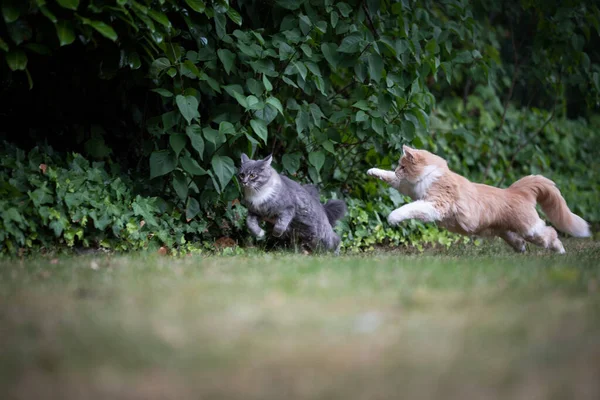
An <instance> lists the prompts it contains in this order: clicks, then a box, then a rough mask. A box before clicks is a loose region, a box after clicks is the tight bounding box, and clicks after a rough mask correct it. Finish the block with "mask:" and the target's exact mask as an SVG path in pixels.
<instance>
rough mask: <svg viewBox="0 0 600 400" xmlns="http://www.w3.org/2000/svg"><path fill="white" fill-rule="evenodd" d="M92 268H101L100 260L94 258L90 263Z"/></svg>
mask: <svg viewBox="0 0 600 400" xmlns="http://www.w3.org/2000/svg"><path fill="white" fill-rule="evenodd" d="M90 268H91V269H93V270H94V271H95V270H97V269H98V268H100V266H99V265H98V262H97V261H96V260H92V262H91V263H90Z"/></svg>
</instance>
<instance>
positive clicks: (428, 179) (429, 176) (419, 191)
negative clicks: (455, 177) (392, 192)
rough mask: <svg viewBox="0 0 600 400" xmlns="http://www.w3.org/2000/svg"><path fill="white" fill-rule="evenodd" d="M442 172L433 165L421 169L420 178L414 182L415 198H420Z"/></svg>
mask: <svg viewBox="0 0 600 400" xmlns="http://www.w3.org/2000/svg"><path fill="white" fill-rule="evenodd" d="M443 174H444V172H443V171H442V170H441V169H440V168H438V167H436V166H435V165H428V166H426V167H425V169H424V170H423V174H422V175H421V178H420V179H419V180H418V181H417V182H416V183H415V186H414V188H413V192H414V194H415V196H416V198H417V199H422V198H423V197H425V196H426V195H427V192H428V191H429V188H430V187H431V185H432V184H433V183H434V182H435V181H437V180H438V179H439V178H440V176H442V175H443Z"/></svg>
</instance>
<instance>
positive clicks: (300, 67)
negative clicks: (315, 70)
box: [294, 61, 308, 80]
mask: <svg viewBox="0 0 600 400" xmlns="http://www.w3.org/2000/svg"><path fill="white" fill-rule="evenodd" d="M294 67H295V68H296V70H297V71H298V73H300V76H301V77H302V79H304V80H306V74H307V73H308V70H307V69H306V66H305V65H304V63H302V62H300V61H298V62H295V63H294Z"/></svg>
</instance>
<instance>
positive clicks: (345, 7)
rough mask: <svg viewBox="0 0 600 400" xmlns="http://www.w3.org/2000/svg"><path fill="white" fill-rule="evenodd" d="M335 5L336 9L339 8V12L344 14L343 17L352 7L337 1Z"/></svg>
mask: <svg viewBox="0 0 600 400" xmlns="http://www.w3.org/2000/svg"><path fill="white" fill-rule="evenodd" d="M336 7H337V8H338V10H340V13H341V14H342V15H343V16H344V18H347V17H348V16H349V15H350V13H351V12H352V7H350V6H349V5H348V4H346V3H344V2H340V3H337V4H336Z"/></svg>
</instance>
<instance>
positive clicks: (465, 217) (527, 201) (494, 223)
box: [367, 146, 590, 254]
mask: <svg viewBox="0 0 600 400" xmlns="http://www.w3.org/2000/svg"><path fill="white" fill-rule="evenodd" d="M403 153H404V154H403V156H402V157H401V158H400V161H399V165H398V167H397V168H396V170H395V171H385V170H381V169H378V168H371V169H369V170H368V171H367V174H368V175H370V176H373V177H377V178H379V179H381V180H383V181H384V182H387V183H388V184H390V185H391V186H392V187H394V188H395V189H396V190H398V191H399V192H400V193H402V194H405V195H407V196H410V197H411V198H412V199H413V200H415V201H414V202H412V203H409V204H405V205H403V206H402V207H400V208H398V209H396V210H394V211H393V212H391V213H390V215H389V216H388V222H389V223H390V225H394V226H395V225H398V224H399V223H400V222H402V221H404V220H406V219H412V218H414V219H419V220H421V221H424V222H434V221H435V222H438V223H439V224H440V226H442V227H444V228H446V229H448V230H449V231H451V232H455V233H460V234H463V235H481V236H499V237H501V238H502V239H503V240H504V241H505V242H507V243H508V244H509V245H510V246H511V247H512V248H513V249H514V250H515V251H517V252H521V253H522V252H525V242H530V243H533V244H535V245H538V246H542V247H544V248H549V249H552V250H554V251H556V252H558V253H561V254H562V253H564V252H565V249H564V247H563V244H562V243H561V241H560V240H559V238H558V235H557V233H556V230H554V228H552V227H550V226H546V224H545V223H544V221H542V220H541V219H540V217H539V215H538V213H537V211H536V209H535V207H536V203H539V204H540V206H541V208H542V210H543V211H544V213H545V214H546V216H547V217H548V219H549V220H550V222H552V223H553V224H554V226H555V227H556V228H557V229H558V230H560V231H562V232H565V233H568V234H570V235H572V236H575V237H588V236H590V228H589V225H588V223H587V222H586V221H585V220H583V219H582V218H581V217H579V216H577V215H575V214H573V213H572V212H571V211H570V210H569V207H568V206H567V203H566V202H565V199H564V198H563V197H562V196H561V194H560V191H559V189H558V188H557V187H556V185H555V183H554V182H553V181H551V180H550V179H548V178H545V177H544V176H542V175H529V176H526V177H524V178H521V179H519V180H518V181H516V182H515V183H513V184H512V185H511V186H510V187H508V188H506V189H500V188H496V187H493V186H488V185H485V184H480V183H473V182H470V181H469V180H468V179H466V178H464V177H463V176H461V175H459V174H457V173H455V172H453V171H451V170H450V169H449V168H448V164H447V162H446V160H444V159H443V158H441V157H439V156H437V155H435V154H432V153H430V152H428V151H426V150H417V149H413V148H411V147H408V146H403Z"/></svg>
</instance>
